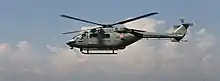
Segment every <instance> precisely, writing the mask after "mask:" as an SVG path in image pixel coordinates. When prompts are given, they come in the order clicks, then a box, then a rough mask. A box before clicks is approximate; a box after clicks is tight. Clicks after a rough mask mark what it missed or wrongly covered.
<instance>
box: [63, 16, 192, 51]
mask: <svg viewBox="0 0 220 81" xmlns="http://www.w3.org/2000/svg"><path fill="white" fill-rule="evenodd" d="M156 14H159V13H158V12H152V13H148V14H145V15H141V16H138V17H134V18H129V19H126V20H122V21H119V22H116V23H113V24H100V23H95V22H92V21H88V20H83V19H79V18H76V17H72V16H68V15H60V16H61V17H64V18H69V19H74V20H78V21H81V22H85V23H90V24H94V25H98V26H97V27H95V28H91V29H85V30H79V31H72V32H65V33H62V34H71V33H78V34H77V35H76V36H74V37H73V38H72V39H71V40H69V41H68V42H67V43H66V44H67V45H68V46H69V47H70V49H73V48H79V49H80V52H81V53H82V54H117V53H116V52H115V51H118V50H123V49H125V48H126V47H127V46H129V45H131V44H133V43H135V42H137V41H138V40H140V39H142V38H146V39H150V38H156V39H162V38H168V39H169V40H171V42H180V41H182V42H187V40H183V38H184V36H185V35H186V34H187V29H188V27H189V26H192V25H193V23H186V22H184V19H181V24H180V25H174V26H173V31H172V32H171V33H156V32H148V31H144V30H138V29H131V28H126V27H125V26H124V25H123V24H125V23H128V22H132V21H135V20H138V19H141V18H145V17H149V16H152V15H156ZM93 50H96V51H103V50H104V51H111V52H110V53H106V52H96V53H91V52H90V51H93Z"/></svg>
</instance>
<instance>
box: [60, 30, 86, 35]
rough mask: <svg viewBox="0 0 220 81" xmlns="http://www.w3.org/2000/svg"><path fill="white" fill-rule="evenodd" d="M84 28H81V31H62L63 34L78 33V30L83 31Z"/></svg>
mask: <svg viewBox="0 0 220 81" xmlns="http://www.w3.org/2000/svg"><path fill="white" fill-rule="evenodd" d="M82 31H84V30H79V31H71V32H65V33H62V34H71V33H78V32H82Z"/></svg>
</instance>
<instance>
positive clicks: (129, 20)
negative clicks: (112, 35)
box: [112, 12, 159, 25]
mask: <svg viewBox="0 0 220 81" xmlns="http://www.w3.org/2000/svg"><path fill="white" fill-rule="evenodd" d="M155 14H159V13H158V12H153V13H148V14H145V15H142V16H138V17H135V18H131V19H127V20H124V21H120V22H117V23H114V24H112V25H117V24H125V23H128V22H131V21H135V20H138V19H141V18H144V17H148V16H151V15H155Z"/></svg>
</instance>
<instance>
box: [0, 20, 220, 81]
mask: <svg viewBox="0 0 220 81" xmlns="http://www.w3.org/2000/svg"><path fill="white" fill-rule="evenodd" d="M164 23H165V22H164V21H161V20H155V19H141V20H137V21H134V22H130V23H128V24H125V25H126V26H127V27H129V28H137V29H143V30H146V31H157V30H156V29H157V27H158V25H160V24H164ZM191 29H193V28H190V30H191ZM185 38H187V39H188V40H189V41H188V42H187V43H182V42H181V43H173V42H172V43H171V42H170V41H166V40H165V41H164V40H159V41H158V40H146V39H142V40H140V41H138V42H136V43H134V44H132V45H131V46H129V47H127V48H126V49H125V50H121V51H120V52H119V54H118V55H114V56H113V55H103V56H97V55H94V56H91V55H90V56H85V55H81V54H80V53H79V52H77V51H76V50H70V49H69V48H68V47H66V48H63V47H59V46H52V45H50V44H49V45H46V46H44V47H46V48H47V49H48V52H47V53H49V54H46V53H45V55H47V56H45V58H42V57H43V56H37V54H36V53H35V52H33V50H34V49H32V48H33V47H34V46H33V45H32V44H31V42H29V41H20V42H18V44H17V45H11V44H10V43H0V56H1V57H0V58H1V59H0V64H1V66H0V80H1V81H14V80H17V81H24V80H32V81H39V80H41V81H46V80H47V81H60V80H63V81H72V80H74V81H85V80H90V81H91V80H96V81H103V80H107V81H108V80H109V81H112V80H116V81H133V80H151V81H170V80H178V81H186V80H190V81H201V80H204V79H207V80H210V81H217V80H220V78H219V77H218V75H220V69H219V68H220V64H219V63H218V61H219V60H218V58H219V57H220V56H219V55H218V54H217V52H215V51H218V49H216V48H218V47H219V46H218V44H217V43H218V42H217V38H216V36H215V35H214V34H212V33H210V32H208V31H207V29H205V28H203V29H200V30H196V31H189V33H188V35H187V37H185Z"/></svg>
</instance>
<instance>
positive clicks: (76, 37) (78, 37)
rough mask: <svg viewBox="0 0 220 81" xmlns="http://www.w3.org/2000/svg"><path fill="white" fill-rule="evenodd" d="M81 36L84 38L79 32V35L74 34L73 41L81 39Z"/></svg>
mask: <svg viewBox="0 0 220 81" xmlns="http://www.w3.org/2000/svg"><path fill="white" fill-rule="evenodd" d="M81 38H82V35H81V34H78V35H76V36H74V37H73V38H72V41H76V40H78V39H81Z"/></svg>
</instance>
